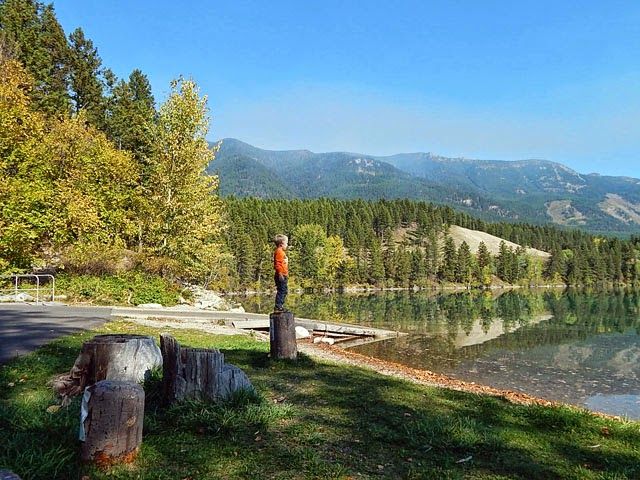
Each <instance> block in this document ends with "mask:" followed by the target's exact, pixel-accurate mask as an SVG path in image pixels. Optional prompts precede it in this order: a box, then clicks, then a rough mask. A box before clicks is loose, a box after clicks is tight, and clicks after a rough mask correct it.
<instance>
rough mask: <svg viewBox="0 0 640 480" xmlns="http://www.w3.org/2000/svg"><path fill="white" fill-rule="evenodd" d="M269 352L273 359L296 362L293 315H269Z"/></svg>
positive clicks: (296, 352)
mask: <svg viewBox="0 0 640 480" xmlns="http://www.w3.org/2000/svg"><path fill="white" fill-rule="evenodd" d="M269 339H270V343H269V346H270V352H271V358H273V359H277V360H280V359H288V360H296V359H297V358H298V345H297V344H296V324H295V321H294V318H293V313H291V312H283V313H272V314H271V315H269Z"/></svg>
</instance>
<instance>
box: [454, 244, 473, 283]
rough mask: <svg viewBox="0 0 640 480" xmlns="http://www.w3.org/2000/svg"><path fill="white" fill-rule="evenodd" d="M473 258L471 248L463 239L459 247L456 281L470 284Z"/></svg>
mask: <svg viewBox="0 0 640 480" xmlns="http://www.w3.org/2000/svg"><path fill="white" fill-rule="evenodd" d="M473 267H474V265H473V259H472V256H471V249H470V248H469V245H468V244H467V242H465V241H463V242H462V243H461V244H460V247H458V253H457V258H456V265H455V272H456V277H455V280H456V282H459V283H464V284H465V285H470V284H471V280H472V273H473Z"/></svg>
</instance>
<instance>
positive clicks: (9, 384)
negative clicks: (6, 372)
mask: <svg viewBox="0 0 640 480" xmlns="http://www.w3.org/2000/svg"><path fill="white" fill-rule="evenodd" d="M15 386H16V384H15V383H13V382H9V383H7V387H15Z"/></svg>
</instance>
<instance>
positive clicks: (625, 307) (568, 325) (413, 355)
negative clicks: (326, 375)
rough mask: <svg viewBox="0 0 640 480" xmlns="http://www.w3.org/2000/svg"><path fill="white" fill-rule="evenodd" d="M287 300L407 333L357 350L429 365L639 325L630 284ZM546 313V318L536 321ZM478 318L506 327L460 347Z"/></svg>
mask: <svg viewBox="0 0 640 480" xmlns="http://www.w3.org/2000/svg"><path fill="white" fill-rule="evenodd" d="M271 302H272V299H271V297H268V299H267V298H265V297H252V298H250V299H247V301H245V302H243V303H244V304H245V308H247V310H254V311H265V312H266V311H268V310H269V309H270V307H271ZM288 303H289V305H290V307H291V308H292V309H293V310H294V311H295V312H296V315H297V316H298V317H307V318H317V319H322V320H326V321H336V322H344V323H355V324H361V325H369V326H376V327H380V328H389V329H393V330H399V331H404V332H408V333H410V334H411V335H409V336H407V337H402V338H399V339H397V340H394V341H392V342H381V343H376V344H370V345H366V346H361V347H358V351H361V352H363V353H367V354H370V355H375V356H380V357H383V358H388V359H392V360H396V361H400V362H403V363H409V364H412V365H416V366H423V367H428V368H438V367H442V366H444V365H449V366H451V365H452V364H456V363H458V362H459V361H462V360H466V359H469V358H477V357H479V356H481V355H483V354H486V353H487V351H489V350H496V349H508V350H518V349H529V348H533V347H536V346H541V345H558V344H562V343H570V342H575V341H581V340H585V339H587V338H589V337H591V336H593V335H599V334H603V333H614V332H624V331H628V330H629V329H634V331H635V332H636V333H638V332H639V328H640V293H639V292H637V291H631V290H628V291H624V290H619V291H606V292H581V291H567V292H558V291H542V292H537V291H532V290H526V291H507V292H504V293H502V292H501V293H492V292H474V293H466V292H464V293H453V294H446V295H429V294H425V293H424V292H417V293H410V292H382V293H374V294H360V295H348V294H326V295H321V294H310V295H292V296H291V297H290V299H289V300H288ZM545 315H549V316H550V318H549V319H545V320H544V321H541V319H542V318H546V317H545ZM496 322H500V323H496ZM477 325H479V326H480V328H481V329H482V331H484V332H485V333H487V332H489V330H490V329H491V328H492V326H493V327H494V330H495V328H502V330H503V332H502V334H501V335H499V336H497V338H490V339H488V340H487V341H483V342H482V343H478V344H475V345H468V346H464V347H462V348H458V346H456V343H455V341H456V339H457V338H459V335H460V333H461V332H464V334H466V335H469V334H470V332H471V331H472V329H474V326H477ZM476 331H477V327H476Z"/></svg>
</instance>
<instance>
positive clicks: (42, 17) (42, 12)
mask: <svg viewBox="0 0 640 480" xmlns="http://www.w3.org/2000/svg"><path fill="white" fill-rule="evenodd" d="M0 45H2V48H3V49H5V50H6V51H8V52H11V54H12V55H13V56H14V57H15V58H16V59H17V60H19V61H20V62H21V63H22V64H23V65H24V66H25V67H26V69H27V71H28V73H29V74H30V75H31V77H32V78H33V81H34V88H33V89H32V90H31V92H30V94H31V96H32V98H33V100H34V104H35V106H36V108H37V109H38V110H40V111H42V112H44V113H46V114H48V115H60V114H66V113H67V112H68V111H69V105H70V99H69V95H68V86H69V85H68V73H69V46H68V44H67V39H66V37H65V34H64V31H63V30H62V27H61V26H60V23H59V22H58V20H57V18H56V16H55V12H54V10H53V6H51V5H47V6H44V5H43V4H42V3H40V2H35V1H33V0H5V1H3V2H0Z"/></svg>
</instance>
